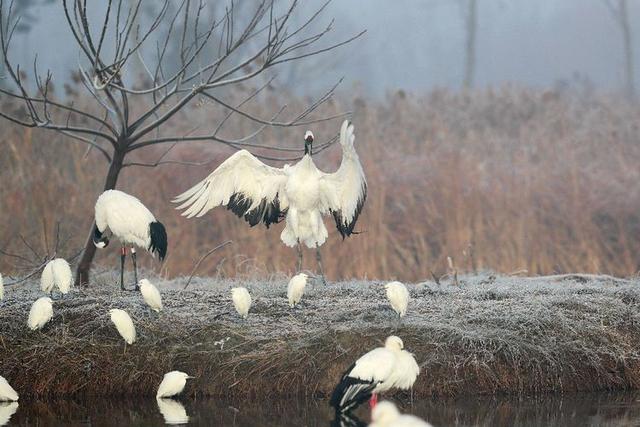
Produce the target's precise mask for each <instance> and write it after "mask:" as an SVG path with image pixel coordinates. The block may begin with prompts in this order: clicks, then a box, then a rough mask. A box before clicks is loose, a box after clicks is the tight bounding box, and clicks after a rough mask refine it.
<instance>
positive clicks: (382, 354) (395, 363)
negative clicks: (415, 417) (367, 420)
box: [330, 335, 420, 413]
mask: <svg viewBox="0 0 640 427" xmlns="http://www.w3.org/2000/svg"><path fill="white" fill-rule="evenodd" d="M419 373H420V368H419V367H418V364H417V363H416V361H415V359H414V358H413V355H412V354H411V353H409V352H407V351H405V350H404V344H403V342H402V340H401V339H400V338H399V337H397V336H395V335H392V336H390V337H388V338H387V340H386V341H385V344H384V347H379V348H376V349H373V350H371V351H370V352H368V353H366V354H365V355H363V356H362V357H360V358H359V359H358V360H356V361H355V363H354V364H353V365H351V366H350V367H349V368H348V369H347V371H346V372H345V373H344V375H343V376H342V378H341V380H340V383H338V385H337V386H336V388H335V390H334V391H333V394H332V396H331V401H330V404H331V406H333V407H334V408H335V410H336V412H338V413H340V412H349V411H351V410H353V409H354V408H355V407H357V406H358V405H360V404H362V403H364V402H365V401H366V400H367V399H370V404H371V406H372V407H375V406H376V403H377V401H378V394H379V393H381V392H383V391H387V390H390V389H392V388H399V389H401V390H407V389H409V388H411V387H412V386H413V383H414V382H415V380H416V378H417V377H418V374H419Z"/></svg>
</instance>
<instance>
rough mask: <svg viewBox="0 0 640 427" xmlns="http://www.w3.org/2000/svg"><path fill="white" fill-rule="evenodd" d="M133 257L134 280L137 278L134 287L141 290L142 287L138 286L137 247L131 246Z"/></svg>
mask: <svg viewBox="0 0 640 427" xmlns="http://www.w3.org/2000/svg"><path fill="white" fill-rule="evenodd" d="M131 259H132V260H133V280H135V287H134V289H135V290H136V291H139V290H140V288H139V287H138V264H137V263H136V248H131Z"/></svg>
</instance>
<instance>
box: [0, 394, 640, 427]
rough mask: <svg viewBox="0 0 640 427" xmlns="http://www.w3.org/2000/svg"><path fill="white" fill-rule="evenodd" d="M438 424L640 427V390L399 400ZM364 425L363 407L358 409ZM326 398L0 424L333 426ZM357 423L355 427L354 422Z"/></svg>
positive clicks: (58, 406)
mask: <svg viewBox="0 0 640 427" xmlns="http://www.w3.org/2000/svg"><path fill="white" fill-rule="evenodd" d="M400 406H401V407H402V410H403V411H404V412H409V413H413V414H415V415H419V416H420V417H423V418H424V419H426V420H428V421H429V422H431V423H432V424H433V425H434V426H436V427H437V426H498V427H500V426H504V427H506V426H519V427H525V426H526V427H547V426H564V427H574V426H575V427H578V426H579V427H585V426H610V427H612V426H639V425H640V393H637V392H636V393H612V394H603V393H598V394H591V393H587V394H572V395H563V396H559V395H551V396H544V397H535V398H534V397H527V398H508V397H493V398H488V397H481V398H476V397H467V398H464V399H457V400H420V401H414V402H413V405H411V404H410V403H408V402H403V403H400ZM357 415H358V416H359V417H360V418H361V420H362V422H363V424H362V425H366V422H367V421H368V417H367V410H366V408H361V409H360V411H358V412H357ZM331 421H332V412H331V411H330V410H329V408H328V407H327V402H326V401H322V400H311V401H301V400H293V401H291V400H272V401H260V400H251V399H250V400H245V401H224V400H216V399H195V400H194V399H182V400H167V399H165V400H163V401H161V402H156V400H155V399H126V400H125V399H122V400H103V399H93V400H71V399H68V400H52V401H28V400H26V399H23V400H21V401H20V402H19V404H0V425H17V426H158V425H163V424H177V425H180V424H185V423H187V424H188V425H194V426H237V427H253V426H280V427H289V426H290V427H294V426H296V427H300V426H329V425H331ZM350 425H357V424H350Z"/></svg>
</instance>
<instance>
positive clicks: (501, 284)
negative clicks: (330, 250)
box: [0, 272, 640, 398]
mask: <svg viewBox="0 0 640 427" xmlns="http://www.w3.org/2000/svg"><path fill="white" fill-rule="evenodd" d="M96 280H99V281H100V285H101V286H96V287H93V288H90V289H88V290H86V289H80V290H78V289H74V290H73V291H72V293H71V294H70V296H68V297H67V298H65V299H63V300H59V301H56V302H55V303H54V313H55V315H54V318H53V320H52V322H51V323H50V324H48V325H47V326H46V327H45V328H44V330H43V331H41V332H30V331H28V329H27V327H26V317H27V314H28V308H29V305H30V304H31V303H32V301H34V300H35V299H36V298H37V297H38V296H39V292H38V291H37V290H35V289H36V288H37V286H36V284H35V283H31V284H29V285H28V286H25V287H14V288H10V289H9V290H8V292H7V295H6V299H5V300H4V301H2V303H0V304H1V305H0V325H2V327H1V328H0V338H1V340H0V359H1V360H2V367H1V372H0V374H1V375H3V376H4V377H6V378H7V379H8V380H9V381H10V382H11V384H12V385H13V386H14V388H16V390H17V391H18V392H19V393H20V394H21V395H23V396H25V397H34V396H39V397H44V396H49V397H52V396H67V395H77V396H87V397H88V396H93V395H101V396H105V395H109V396H120V395H131V396H147V395H153V394H154V393H155V390H156V387H157V385H158V384H159V382H160V380H161V378H162V375H163V374H164V373H165V372H167V371H169V370H174V369H178V370H183V371H185V372H188V373H190V374H192V375H194V376H196V377H197V378H196V379H195V380H193V383H191V384H190V385H189V387H188V388H187V393H188V394H190V395H211V396H223V397H247V396H253V397H269V398H275V397H286V396H289V397H290V396H297V397H303V396H306V397H311V396H313V397H318V396H327V394H328V393H330V391H331V390H332V388H333V387H334V385H335V383H336V381H337V380H338V379H339V377H340V374H341V373H342V372H343V370H344V369H345V368H346V367H347V366H348V365H349V364H351V363H352V362H353V360H355V359H356V358H357V357H359V356H360V355H361V354H362V353H363V352H364V351H366V350H367V349H371V348H374V347H376V346H378V345H381V344H382V342H383V340H384V339H385V338H386V336H388V335H390V334H396V335H398V336H400V337H401V338H402V339H403V340H404V342H405V346H406V348H407V349H409V350H410V351H412V352H413V353H415V355H416V358H417V360H418V362H419V364H420V366H421V369H422V373H421V375H420V376H419V379H418V381H417V382H416V384H415V387H414V390H413V393H414V396H417V397H425V396H457V395H466V394H495V393H513V394H540V393H545V392H552V391H553V392H573V391H596V390H625V389H638V388H640V350H638V346H637V343H638V340H640V310H639V308H640V287H639V286H638V285H639V284H640V283H639V282H638V281H637V280H633V281H627V280H616V279H612V278H610V277H602V278H599V277H592V278H588V279H584V280H582V279H579V280H576V279H575V278H571V277H568V278H567V277H556V278H547V279H545V278H533V279H531V278H511V277H495V276H492V275H478V276H461V277H460V283H459V285H458V286H454V285H452V284H451V283H450V282H448V281H447V282H446V283H442V284H441V285H436V284H435V283H430V282H429V283H421V284H416V285H410V293H411V296H412V301H411V303H410V306H409V311H408V314H407V316H406V317H405V318H404V319H403V320H402V321H401V322H399V321H398V320H397V319H396V318H395V316H394V313H393V312H392V310H391V309H390V307H389V306H388V305H387V303H386V301H385V299H384V288H383V286H382V284H381V283H376V282H344V283H334V284H330V285H329V286H327V287H324V286H322V285H320V284H317V285H315V286H311V287H309V288H308V293H307V295H305V297H304V299H303V301H304V302H303V306H302V307H301V308H299V309H294V310H292V309H290V308H289V307H288V305H287V303H286V298H285V295H286V281H285V280H284V279H282V278H280V279H276V280H273V281H245V282H238V281H231V280H222V281H221V280H215V279H196V280H195V281H194V282H193V283H192V285H191V286H190V287H189V288H188V289H187V290H184V291H180V289H181V288H182V285H183V283H184V282H185V279H175V280H173V281H162V280H160V279H157V283H158V284H159V287H160V289H161V291H162V294H163V298H164V304H165V310H164V311H163V312H161V313H160V314H159V315H155V314H150V313H149V312H148V311H147V309H146V307H145V306H144V303H143V302H142V300H141V298H140V296H139V295H137V294H134V293H128V292H127V293H121V292H120V291H119V290H117V289H116V288H117V286H116V285H115V273H111V272H108V273H105V274H103V275H101V276H100V277H99V278H97V279H96ZM239 283H241V284H242V285H245V286H248V288H249V289H250V291H251V293H252V295H253V298H254V306H253V307H252V309H251V312H250V316H249V318H248V320H246V321H242V320H240V319H239V318H238V316H236V315H235V312H233V309H232V306H231V303H230V298H229V289H230V288H231V287H232V286H237V285H238V284H239ZM113 307H118V308H123V309H126V310H127V311H128V312H129V313H130V314H131V316H132V317H133V319H134V323H135V324H136V327H137V330H138V341H137V342H136V343H134V344H133V345H132V346H127V347H126V349H125V347H124V342H123V340H122V339H121V338H120V337H119V336H118V335H117V332H116V331H115V328H114V327H113V326H112V325H111V323H110V321H109V318H108V310H109V309H110V308H113Z"/></svg>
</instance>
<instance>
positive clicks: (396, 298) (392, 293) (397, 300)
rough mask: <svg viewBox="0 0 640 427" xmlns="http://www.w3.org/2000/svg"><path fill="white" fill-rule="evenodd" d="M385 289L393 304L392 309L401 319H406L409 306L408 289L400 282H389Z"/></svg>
mask: <svg viewBox="0 0 640 427" xmlns="http://www.w3.org/2000/svg"><path fill="white" fill-rule="evenodd" d="M384 287H385V289H386V290H387V299H388V300H389V302H390V303H391V307H392V308H393V310H394V311H395V312H396V313H398V316H399V317H404V315H405V314H407V305H409V291H408V290H407V287H406V286H405V285H404V284H402V283H400V282H389V283H387V284H386V285H384Z"/></svg>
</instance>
